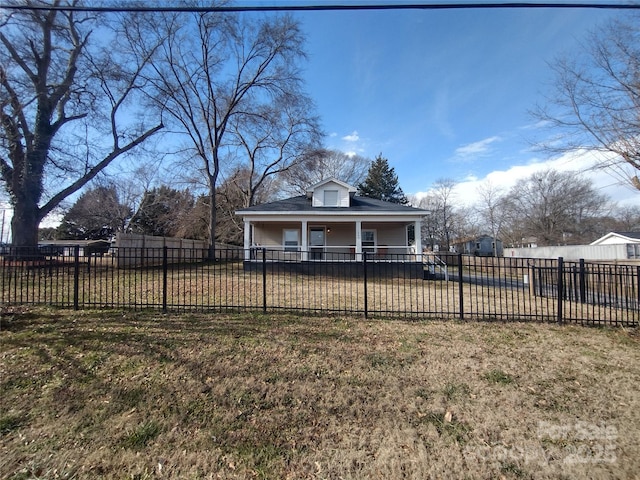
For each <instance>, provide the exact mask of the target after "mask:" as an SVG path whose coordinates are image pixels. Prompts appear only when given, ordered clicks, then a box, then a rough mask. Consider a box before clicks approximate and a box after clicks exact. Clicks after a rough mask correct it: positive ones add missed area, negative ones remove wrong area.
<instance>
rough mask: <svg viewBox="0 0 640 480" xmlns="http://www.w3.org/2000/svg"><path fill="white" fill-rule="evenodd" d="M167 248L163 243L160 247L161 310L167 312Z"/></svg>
mask: <svg viewBox="0 0 640 480" xmlns="http://www.w3.org/2000/svg"><path fill="white" fill-rule="evenodd" d="M168 251H169V248H168V247H167V246H166V245H165V246H164V247H162V311H163V312H164V313H167V276H168V273H169V261H168V260H169V259H168Z"/></svg>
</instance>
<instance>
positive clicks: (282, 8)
mask: <svg viewBox="0 0 640 480" xmlns="http://www.w3.org/2000/svg"><path fill="white" fill-rule="evenodd" d="M0 8H4V9H10V10H57V11H65V12H142V13H144V12H175V13H180V12H221V13H225V12H226V13H237V12H301V11H302V12H304V11H344V10H352V11H353V10H465V9H467V10H468V9H521V8H524V9H539V8H553V9H559V8H562V9H607V10H637V9H640V4H638V3H610V2H609V3H606V2H603V3H589V2H580V3H569V2H553V3H544V2H508V3H500V2H492V3H486V2H478V3H473V2H469V3H384V4H356V5H353V4H352V5H349V4H346V5H342V4H333V5H322V4H321V5H244V6H243V5H237V6H228V5H227V6H208V7H194V6H169V7H164V6H117V7H91V6H82V5H66V6H47V5H27V4H4V5H3V4H0Z"/></svg>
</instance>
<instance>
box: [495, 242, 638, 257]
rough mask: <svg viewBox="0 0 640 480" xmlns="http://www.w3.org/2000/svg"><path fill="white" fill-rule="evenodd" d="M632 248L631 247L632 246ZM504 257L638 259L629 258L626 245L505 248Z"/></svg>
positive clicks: (633, 254)
mask: <svg viewBox="0 0 640 480" xmlns="http://www.w3.org/2000/svg"><path fill="white" fill-rule="evenodd" d="M632 246H633V245H632ZM504 256H505V257H522V258H558V257H562V258H563V259H565V260H579V259H584V260H630V259H631V260H633V259H637V258H638V257H637V256H635V252H633V253H632V256H631V257H630V256H629V255H628V249H627V245H621V244H618V245H566V246H556V247H536V248H505V249H504Z"/></svg>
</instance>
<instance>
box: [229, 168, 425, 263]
mask: <svg viewBox="0 0 640 480" xmlns="http://www.w3.org/2000/svg"><path fill="white" fill-rule="evenodd" d="M355 193H356V188H355V187H353V186H351V185H348V184H346V183H344V182H341V181H340V180H337V179H335V178H331V179H328V180H323V181H322V182H320V183H317V184H316V185H313V186H311V187H309V189H308V190H307V194H306V195H301V196H298V197H293V198H288V199H286V200H279V201H275V202H271V203H265V204H263V205H256V206H253V207H249V208H244V209H241V210H238V211H237V212H236V213H237V214H238V215H240V216H241V217H242V218H243V220H244V248H245V260H251V256H250V249H251V248H256V247H265V248H268V249H275V250H281V251H284V252H289V255H288V257H287V258H288V259H289V260H294V261H295V260H299V261H308V260H312V261H322V260H329V261H331V260H335V261H337V260H341V261H342V260H354V261H360V260H361V259H362V253H363V252H367V254H371V255H372V257H371V258H379V259H380V258H386V259H392V254H410V253H415V252H421V251H422V244H421V239H420V235H419V234H418V235H415V233H414V232H420V223H421V221H422V218H423V217H424V215H426V214H427V213H428V212H427V211H426V210H422V209H419V208H414V207H408V206H406V205H400V204H397V203H390V202H384V201H381V200H375V199H372V198H367V197H359V196H356V195H355ZM278 258H283V257H282V256H280V257H278ZM393 258H395V259H400V258H399V257H393Z"/></svg>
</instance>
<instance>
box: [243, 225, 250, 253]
mask: <svg viewBox="0 0 640 480" xmlns="http://www.w3.org/2000/svg"><path fill="white" fill-rule="evenodd" d="M250 248H251V222H249V221H248V220H245V221H244V259H245V260H246V261H249V260H251V250H249V249H250Z"/></svg>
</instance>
